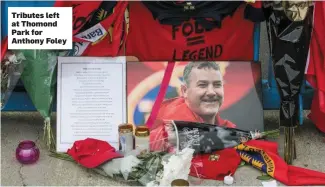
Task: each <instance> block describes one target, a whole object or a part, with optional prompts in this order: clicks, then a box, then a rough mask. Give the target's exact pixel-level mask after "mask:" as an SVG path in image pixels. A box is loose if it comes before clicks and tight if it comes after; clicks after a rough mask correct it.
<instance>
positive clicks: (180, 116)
mask: <svg viewBox="0 0 325 187" xmlns="http://www.w3.org/2000/svg"><path fill="white" fill-rule="evenodd" d="M157 119H158V120H177V121H193V122H199V123H204V121H203V119H202V118H201V117H200V116H198V115H197V114H195V113H194V112H192V111H191V109H189V108H188V106H187V104H186V103H185V99H184V98H183V97H177V98H173V99H168V100H165V101H164V102H163V103H162V104H161V106H160V110H159V113H158V117H157ZM215 124H216V125H219V126H226V127H230V128H236V125H235V124H233V123H232V122H231V121H228V120H225V119H222V118H221V117H220V116H219V114H217V116H216V120H215Z"/></svg>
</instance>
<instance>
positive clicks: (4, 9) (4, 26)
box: [0, 1, 55, 39]
mask: <svg viewBox="0 0 325 187" xmlns="http://www.w3.org/2000/svg"><path fill="white" fill-rule="evenodd" d="M0 3H1V39H3V38H4V37H6V36H7V35H8V7H53V6H54V3H55V1H1V2H0Z"/></svg>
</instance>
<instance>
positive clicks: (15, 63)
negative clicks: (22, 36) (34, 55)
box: [1, 51, 25, 110]
mask: <svg viewBox="0 0 325 187" xmlns="http://www.w3.org/2000/svg"><path fill="white" fill-rule="evenodd" d="M23 60H25V57H24V55H23V54H22V53H21V52H19V51H7V52H6V54H5V55H4V58H3V59H2V61H1V110H2V109H3V108H4V107H5V105H6V104H7V102H8V100H9V98H10V96H11V94H12V92H13V90H14V89H15V87H16V85H17V83H18V81H19V79H20V76H21V74H22V72H23V70H24V63H23Z"/></svg>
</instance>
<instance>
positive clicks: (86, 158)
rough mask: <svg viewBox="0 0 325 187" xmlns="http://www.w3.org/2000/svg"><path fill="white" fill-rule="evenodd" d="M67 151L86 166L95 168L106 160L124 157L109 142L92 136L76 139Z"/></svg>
mask: <svg viewBox="0 0 325 187" xmlns="http://www.w3.org/2000/svg"><path fill="white" fill-rule="evenodd" d="M67 153H68V154H69V155H70V156H71V157H72V158H73V159H74V160H75V161H76V162H78V163H79V164H81V165H82V166H84V167H86V168H95V167H97V166H99V165H100V164H102V163H104V162H106V161H109V160H112V159H114V158H121V157H123V156H122V155H121V154H119V153H117V152H116V151H115V148H114V147H112V146H111V145H110V144H109V143H107V142H105V141H102V140H97V139H92V138H87V139H85V140H79V141H75V142H74V144H73V146H72V148H71V149H68V151H67Z"/></svg>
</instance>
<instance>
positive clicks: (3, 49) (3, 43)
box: [0, 37, 8, 62]
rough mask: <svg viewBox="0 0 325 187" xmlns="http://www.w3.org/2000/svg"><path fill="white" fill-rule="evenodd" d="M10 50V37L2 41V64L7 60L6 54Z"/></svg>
mask: <svg viewBox="0 0 325 187" xmlns="http://www.w3.org/2000/svg"><path fill="white" fill-rule="evenodd" d="M7 50H8V37H5V38H4V39H3V40H2V41H1V59H0V60H1V62H2V60H3V59H4V58H5V55H6V52H7Z"/></svg>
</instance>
